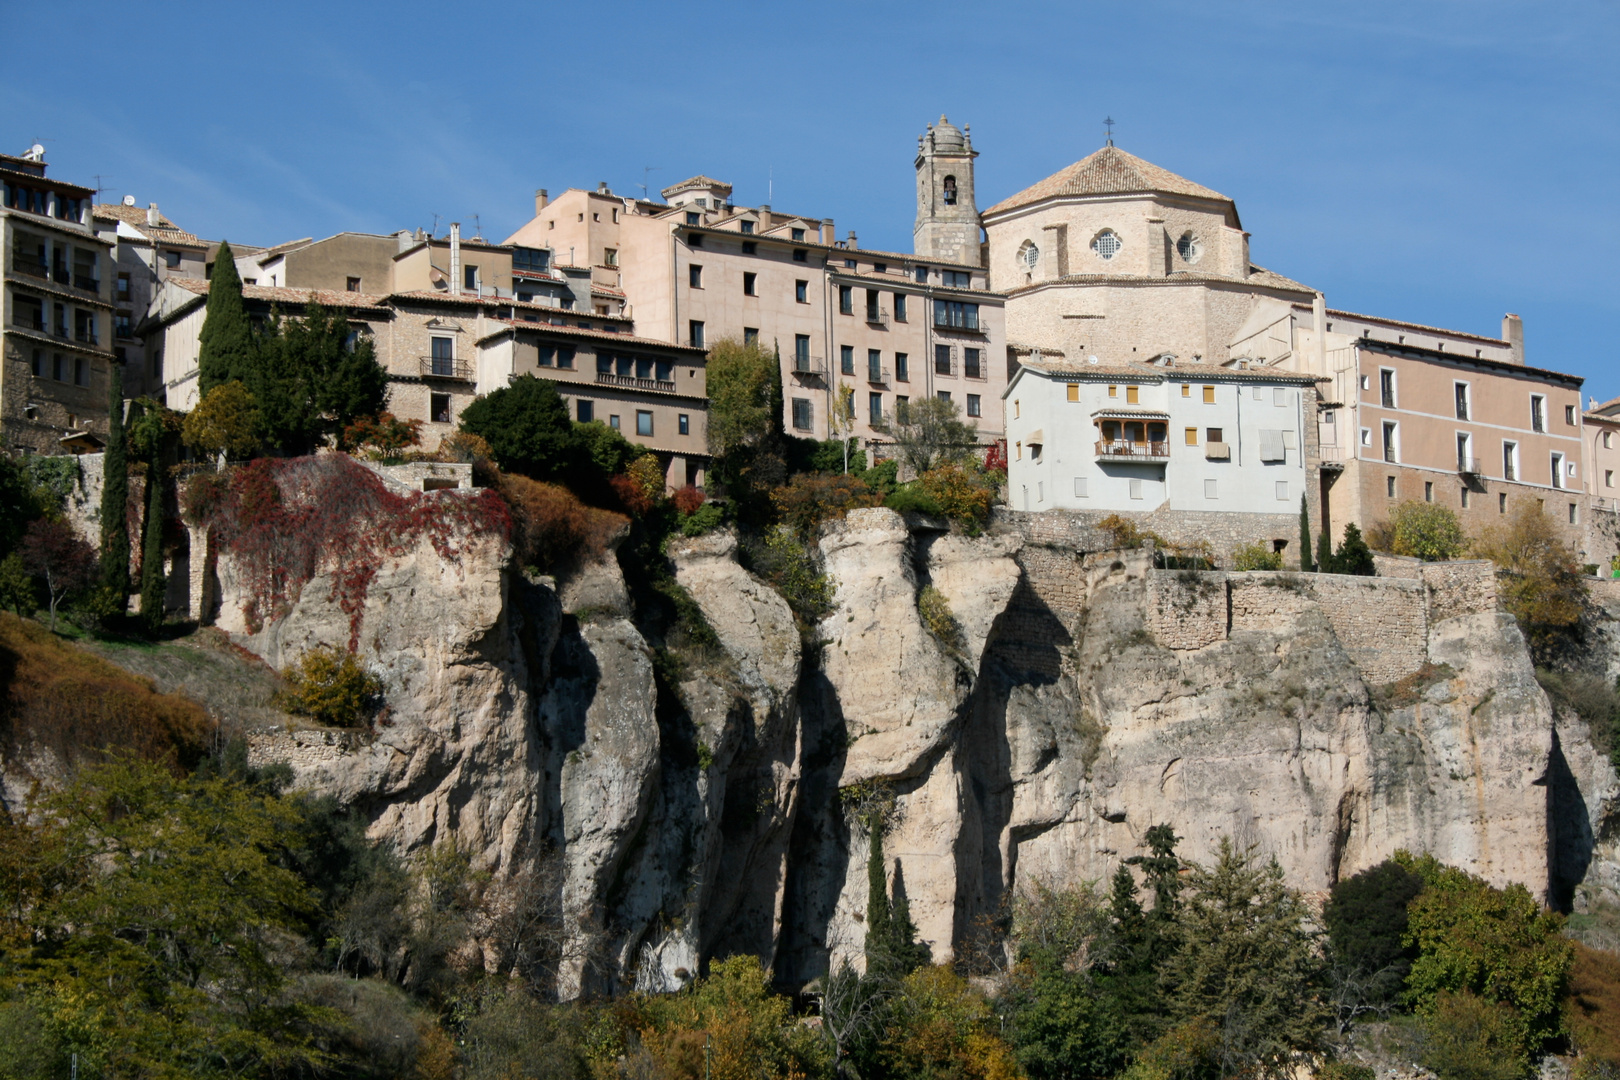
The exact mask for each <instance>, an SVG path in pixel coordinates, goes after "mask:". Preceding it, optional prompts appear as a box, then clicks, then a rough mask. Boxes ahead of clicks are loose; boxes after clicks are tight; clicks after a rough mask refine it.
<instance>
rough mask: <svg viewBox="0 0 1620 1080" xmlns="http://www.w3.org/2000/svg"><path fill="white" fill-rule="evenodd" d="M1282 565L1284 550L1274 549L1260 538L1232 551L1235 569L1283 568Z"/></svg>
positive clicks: (1233, 567)
mask: <svg viewBox="0 0 1620 1080" xmlns="http://www.w3.org/2000/svg"><path fill="white" fill-rule="evenodd" d="M1282 565H1283V560H1282V552H1280V551H1272V550H1271V549H1270V548H1268V547H1266V545H1265V544H1263V543H1261V542H1260V541H1258V540H1257V541H1255V542H1254V543H1252V544H1244V545H1243V546H1242V547H1240V548H1238V549H1237V550H1235V551H1233V552H1232V569H1233V570H1281V569H1282Z"/></svg>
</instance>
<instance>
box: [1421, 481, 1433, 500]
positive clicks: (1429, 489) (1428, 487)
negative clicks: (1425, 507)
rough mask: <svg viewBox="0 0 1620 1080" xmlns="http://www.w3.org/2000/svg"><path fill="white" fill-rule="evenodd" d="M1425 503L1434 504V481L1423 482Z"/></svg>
mask: <svg viewBox="0 0 1620 1080" xmlns="http://www.w3.org/2000/svg"><path fill="white" fill-rule="evenodd" d="M1423 501H1424V502H1434V481H1433V480H1425V481H1423Z"/></svg>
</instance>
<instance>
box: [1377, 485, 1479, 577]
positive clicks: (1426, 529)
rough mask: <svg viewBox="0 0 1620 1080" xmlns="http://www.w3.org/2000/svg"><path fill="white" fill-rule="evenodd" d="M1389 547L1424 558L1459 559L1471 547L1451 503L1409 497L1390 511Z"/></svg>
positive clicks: (1431, 559)
mask: <svg viewBox="0 0 1620 1080" xmlns="http://www.w3.org/2000/svg"><path fill="white" fill-rule="evenodd" d="M1389 540H1390V547H1389V550H1390V551H1391V552H1393V553H1394V554H1396V555H1407V556H1410V557H1412V558H1416V559H1422V560H1423V561H1424V562H1444V561H1446V560H1448V559H1456V558H1460V557H1461V556H1462V553H1463V552H1464V551H1467V550H1468V537H1467V536H1466V535H1465V534H1464V533H1463V528H1462V524H1461V522H1459V521H1458V520H1457V515H1456V514H1455V513H1453V512H1452V510H1451V508H1450V507H1448V506H1441V505H1440V504H1439V503H1428V502H1417V501H1416V500H1408V501H1406V502H1403V503H1401V504H1400V505H1399V506H1397V507H1396V508H1395V509H1394V510H1393V511H1391V512H1390V515H1389Z"/></svg>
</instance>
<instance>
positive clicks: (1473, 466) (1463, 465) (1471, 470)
mask: <svg viewBox="0 0 1620 1080" xmlns="http://www.w3.org/2000/svg"><path fill="white" fill-rule="evenodd" d="M1457 472H1458V473H1460V474H1461V475H1463V476H1482V475H1484V472H1485V470H1484V469H1481V468H1480V467H1479V458H1477V457H1459V458H1458V459H1457Z"/></svg>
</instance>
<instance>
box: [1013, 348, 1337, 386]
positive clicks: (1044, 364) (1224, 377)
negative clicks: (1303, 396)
mask: <svg viewBox="0 0 1620 1080" xmlns="http://www.w3.org/2000/svg"><path fill="white" fill-rule="evenodd" d="M1021 366H1022V367H1026V368H1029V369H1030V370H1032V371H1039V372H1041V373H1043V374H1046V375H1073V376H1081V375H1089V376H1094V377H1097V378H1107V377H1110V376H1113V377H1128V378H1133V379H1143V380H1147V381H1150V382H1280V383H1313V382H1325V381H1327V380H1325V379H1322V378H1320V377H1319V376H1316V375H1308V374H1306V373H1304V372H1299V371H1280V370H1278V369H1276V368H1254V367H1250V368H1237V367H1226V366H1224V365H1220V364H1174V365H1172V366H1170V367H1165V366H1164V365H1162V364H1142V363H1138V362H1136V361H1134V360H1099V361H1098V362H1097V363H1095V364H1093V363H1092V362H1091V361H1090V360H1089V359H1074V360H1071V359H1068V358H1066V357H1058V356H1053V355H1052V354H1051V353H1043V354H1042V356H1041V358H1040V359H1039V360H1025V361H1024V362H1023V364H1022V365H1021Z"/></svg>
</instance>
